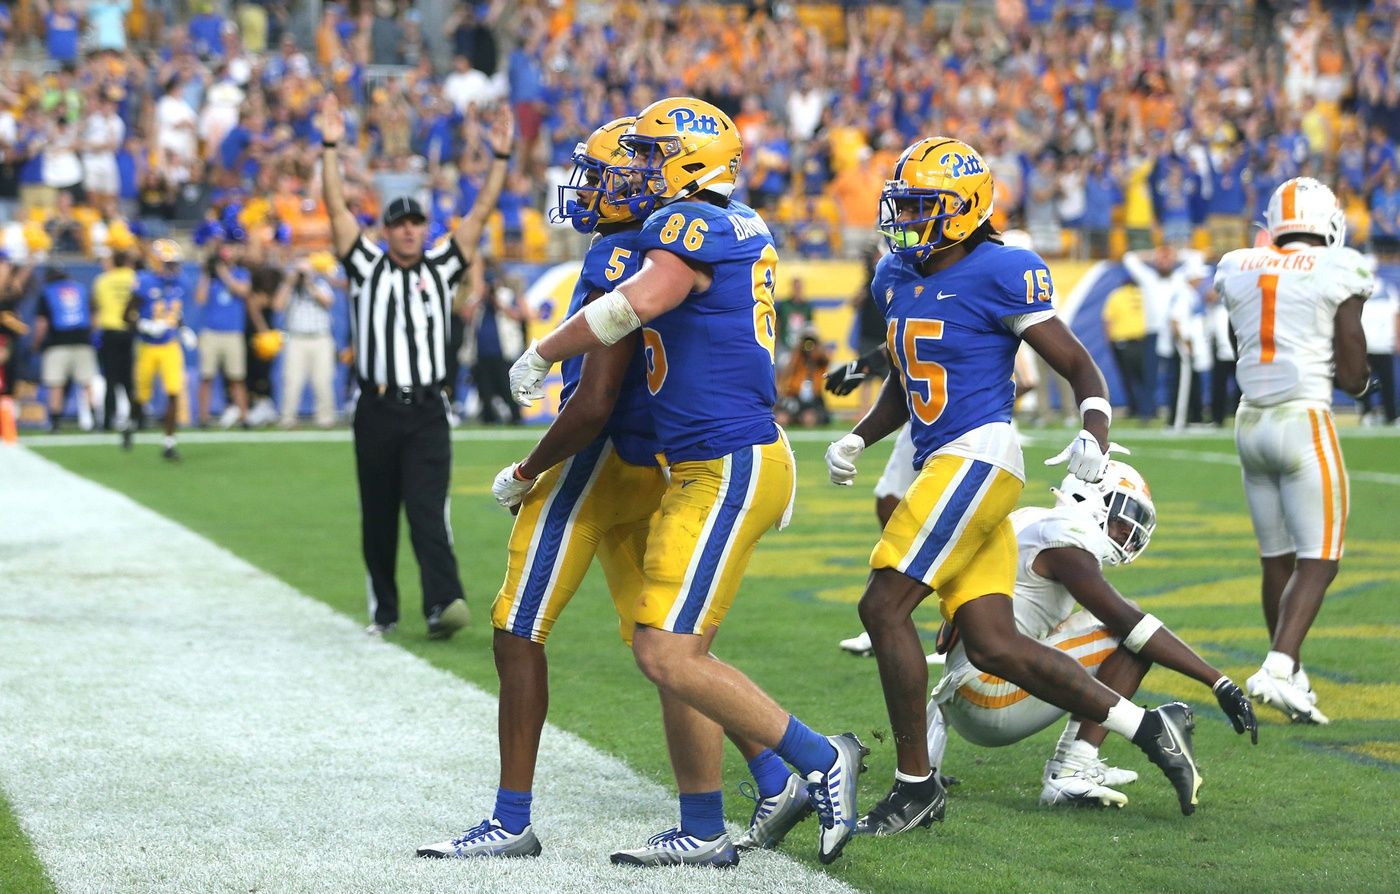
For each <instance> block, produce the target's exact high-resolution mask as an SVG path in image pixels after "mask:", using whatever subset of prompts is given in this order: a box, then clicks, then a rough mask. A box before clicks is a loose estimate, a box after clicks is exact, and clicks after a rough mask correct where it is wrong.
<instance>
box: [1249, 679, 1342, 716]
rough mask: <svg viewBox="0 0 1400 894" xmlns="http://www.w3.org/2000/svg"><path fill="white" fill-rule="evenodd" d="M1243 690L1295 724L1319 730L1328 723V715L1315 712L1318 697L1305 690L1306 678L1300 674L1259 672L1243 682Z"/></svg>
mask: <svg viewBox="0 0 1400 894" xmlns="http://www.w3.org/2000/svg"><path fill="white" fill-rule="evenodd" d="M1300 683H1301V684H1302V685H1299V684H1300ZM1245 689H1246V690H1247V691H1248V692H1249V697H1250V698H1252V699H1254V700H1255V701H1257V702H1263V703H1264V704H1266V705H1268V706H1269V707H1271V708H1276V709H1278V710H1280V711H1282V712H1283V713H1284V714H1286V715H1288V719H1289V720H1291V721H1293V722H1294V723H1313V724H1317V725H1319V726H1320V725H1324V724H1327V723H1329V722H1330V721H1329V720H1328V719H1327V715H1326V714H1323V713H1322V712H1321V711H1319V710H1318V709H1317V695H1316V694H1315V693H1314V692H1313V691H1312V689H1311V688H1310V687H1309V686H1308V678H1307V674H1305V673H1303V672H1302V671H1298V672H1296V673H1294V674H1292V675H1291V676H1287V677H1281V676H1278V675H1277V674H1274V673H1271V672H1270V671H1269V670H1268V669H1266V668H1260V669H1259V670H1258V672H1257V673H1255V674H1254V676H1252V677H1250V678H1249V679H1248V680H1247V681H1245Z"/></svg>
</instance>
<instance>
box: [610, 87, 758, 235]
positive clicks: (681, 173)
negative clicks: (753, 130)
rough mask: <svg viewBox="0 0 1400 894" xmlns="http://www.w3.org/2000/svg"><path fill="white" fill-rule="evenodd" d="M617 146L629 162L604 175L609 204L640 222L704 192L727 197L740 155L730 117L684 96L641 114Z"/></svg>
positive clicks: (736, 129) (662, 102) (711, 106)
mask: <svg viewBox="0 0 1400 894" xmlns="http://www.w3.org/2000/svg"><path fill="white" fill-rule="evenodd" d="M620 142H621V144H622V148H623V149H624V150H626V151H627V152H628V153H630V155H631V159H630V161H629V162H628V163H627V164H626V165H615V166H613V167H611V168H609V169H608V172H607V178H606V182H607V198H608V201H610V202H613V203H615V204H618V205H623V204H626V205H627V206H628V207H629V208H630V209H631V211H632V213H633V214H634V215H636V216H637V217H639V218H641V217H645V216H646V215H648V214H650V213H651V212H653V211H655V210H656V209H657V208H660V207H662V206H663V205H669V204H670V203H671V202H674V201H677V200H679V199H684V198H687V197H689V196H693V195H695V194H696V193H698V192H702V191H706V192H711V193H714V194H716V195H719V196H723V197H728V196H729V195H730V194H731V193H732V192H733V191H734V183H735V181H736V180H737V179H738V177H739V160H740V158H741V157H742V156H743V154H744V144H743V142H742V141H741V140H740V139H739V129H738V128H736V127H735V126H734V122H733V121H730V120H729V116H728V115H726V114H724V112H722V111H720V110H719V109H718V108H717V107H715V106H713V105H711V104H710V103H708V102H705V101H704V100H700V99H694V98H692V97H687V96H672V97H669V98H667V99H662V100H659V101H657V102H654V103H652V104H651V105H649V106H647V107H646V108H645V109H642V110H641V111H640V112H638V113H637V121H636V123H635V124H633V125H632V128H631V130H629V131H628V132H627V133H624V134H623V135H622V137H621V139H620Z"/></svg>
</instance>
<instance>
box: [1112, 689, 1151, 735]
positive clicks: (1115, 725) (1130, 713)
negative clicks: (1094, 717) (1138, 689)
mask: <svg viewBox="0 0 1400 894" xmlns="http://www.w3.org/2000/svg"><path fill="white" fill-rule="evenodd" d="M1146 714H1147V712H1146V711H1144V710H1143V709H1142V708H1139V707H1138V706H1137V705H1135V704H1133V703H1132V702H1130V701H1128V700H1127V699H1126V698H1120V699H1118V704H1116V705H1114V706H1113V707H1111V708H1109V709H1108V716H1107V717H1105V718H1104V721H1103V725H1104V726H1105V727H1107V728H1108V730H1109V732H1114V733H1117V734H1118V735H1120V736H1122V737H1123V738H1125V739H1131V738H1132V737H1133V736H1135V735H1137V731H1138V727H1140V726H1142V718H1143V717H1144V716H1146Z"/></svg>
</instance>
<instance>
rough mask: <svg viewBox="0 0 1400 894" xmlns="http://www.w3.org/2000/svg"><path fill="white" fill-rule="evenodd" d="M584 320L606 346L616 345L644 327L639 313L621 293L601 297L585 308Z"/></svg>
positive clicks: (612, 292)
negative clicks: (638, 315) (633, 331)
mask: <svg viewBox="0 0 1400 894" xmlns="http://www.w3.org/2000/svg"><path fill="white" fill-rule="evenodd" d="M583 319H584V322H586V323H587V324H588V328H589V329H591V330H593V334H594V335H596V336H597V337H598V340H599V341H600V342H602V343H603V344H605V345H615V344H617V343H618V342H620V341H622V340H623V339H624V338H626V337H627V335H628V334H629V333H630V332H632V330H634V329H636V328H637V327H639V326H641V325H642V321H641V319H639V318H638V317H637V312H636V311H635V310H633V309H632V305H631V304H630V303H629V302H628V301H627V296H626V295H624V294H622V293H621V292H619V291H616V290H614V291H611V292H608V293H607V294H606V295H600V296H599V297H597V298H595V299H593V300H592V301H590V302H589V303H588V304H585V305H584V306H583Z"/></svg>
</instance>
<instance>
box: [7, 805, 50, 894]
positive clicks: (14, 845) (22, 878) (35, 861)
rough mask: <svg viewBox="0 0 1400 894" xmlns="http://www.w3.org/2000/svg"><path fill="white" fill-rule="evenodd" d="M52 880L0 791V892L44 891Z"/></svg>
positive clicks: (39, 893) (45, 893)
mask: <svg viewBox="0 0 1400 894" xmlns="http://www.w3.org/2000/svg"><path fill="white" fill-rule="evenodd" d="M53 889H54V887H53V883H52V882H50V881H49V879H48V877H47V876H45V875H44V867H43V865H41V864H40V863H39V858H38V857H37V856H35V854H34V847H33V845H32V844H30V842H29V839H28V838H27V837H26V836H25V834H24V830H23V829H21V828H20V827H19V820H17V819H16V818H15V814H14V811H12V810H11V809H10V805H9V803H8V802H6V800H5V798H4V793H3V792H0V894H48V892H51V891H53Z"/></svg>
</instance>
